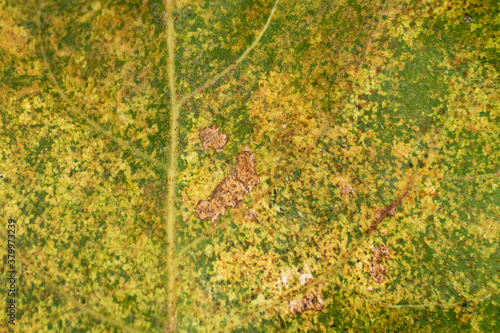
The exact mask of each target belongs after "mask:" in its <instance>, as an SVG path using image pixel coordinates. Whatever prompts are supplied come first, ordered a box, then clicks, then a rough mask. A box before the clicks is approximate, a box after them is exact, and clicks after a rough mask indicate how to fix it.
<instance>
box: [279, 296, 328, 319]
mask: <svg viewBox="0 0 500 333" xmlns="http://www.w3.org/2000/svg"><path fill="white" fill-rule="evenodd" d="M324 307H325V301H324V300H323V299H322V298H321V294H320V293H319V292H318V291H315V292H314V293H312V294H310V295H307V296H306V297H304V298H302V299H297V300H293V301H291V302H290V303H288V309H289V310H290V313H291V314H293V315H295V314H299V313H302V312H304V311H321V310H323V308H324Z"/></svg>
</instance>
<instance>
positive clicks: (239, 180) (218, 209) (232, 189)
mask: <svg viewBox="0 0 500 333" xmlns="http://www.w3.org/2000/svg"><path fill="white" fill-rule="evenodd" d="M236 161H237V164H236V172H233V173H230V174H228V175H227V177H225V178H224V179H223V180H222V181H221V182H220V183H219V185H217V187H216V188H215V190H214V191H213V192H212V195H211V197H210V200H208V201H207V200H200V201H199V202H198V205H197V206H196V209H195V212H196V217H197V218H199V219H201V220H204V219H206V218H210V219H211V222H212V223H214V224H215V221H216V220H217V218H218V217H219V216H220V215H224V214H226V209H227V208H229V207H232V208H236V207H237V206H238V204H239V203H240V202H242V201H243V199H244V198H245V194H246V193H247V192H250V191H251V190H252V188H253V187H255V186H256V185H257V184H259V183H260V179H259V176H258V175H257V173H256V171H255V167H256V163H255V158H254V156H253V155H252V154H250V153H249V152H243V153H240V154H238V156H237V157H236Z"/></svg>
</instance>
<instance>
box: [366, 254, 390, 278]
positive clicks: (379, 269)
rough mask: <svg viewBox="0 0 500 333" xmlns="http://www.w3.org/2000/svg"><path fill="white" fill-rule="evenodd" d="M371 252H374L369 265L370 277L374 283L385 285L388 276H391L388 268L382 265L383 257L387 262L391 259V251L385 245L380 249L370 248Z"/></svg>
mask: <svg viewBox="0 0 500 333" xmlns="http://www.w3.org/2000/svg"><path fill="white" fill-rule="evenodd" d="M370 250H372V252H373V258H372V261H371V262H370V263H369V264H368V268H369V270H370V277H371V279H372V281H374V282H376V283H383V282H384V281H385V278H386V276H387V275H388V274H389V272H388V270H387V268H386V267H385V266H384V265H382V263H381V261H382V257H384V259H385V260H386V261H388V260H389V259H390V256H389V255H390V252H391V251H390V249H389V248H388V247H387V246H385V245H384V244H382V245H380V247H376V246H374V245H372V246H370Z"/></svg>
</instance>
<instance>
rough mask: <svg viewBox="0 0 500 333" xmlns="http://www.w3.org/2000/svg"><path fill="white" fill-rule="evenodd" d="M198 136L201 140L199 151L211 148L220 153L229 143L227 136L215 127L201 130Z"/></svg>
mask: <svg viewBox="0 0 500 333" xmlns="http://www.w3.org/2000/svg"><path fill="white" fill-rule="evenodd" d="M199 136H200V138H201V149H203V150H207V149H209V148H212V149H215V150H216V151H217V152H221V151H222V150H223V149H224V147H225V146H226V144H227V142H228V141H229V138H228V137H227V135H226V134H224V133H222V132H221V131H220V130H219V128H218V127H217V125H212V126H208V127H205V128H203V129H202V130H201V131H200V134H199Z"/></svg>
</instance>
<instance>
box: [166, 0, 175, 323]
mask: <svg viewBox="0 0 500 333" xmlns="http://www.w3.org/2000/svg"><path fill="white" fill-rule="evenodd" d="M163 4H164V6H165V10H166V17H165V21H166V25H167V49H168V63H167V72H168V83H169V90H170V107H171V108H170V165H169V168H168V192H167V196H168V198H167V274H168V305H167V308H168V318H167V322H166V323H165V332H176V331H177V317H176V310H177V309H176V308H177V292H176V277H177V258H176V256H175V184H176V178H177V177H176V175H177V155H178V154H177V141H178V136H179V106H178V105H177V96H176V92H175V62H174V60H175V53H174V43H175V41H174V21H173V19H172V14H173V11H174V0H163Z"/></svg>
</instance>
